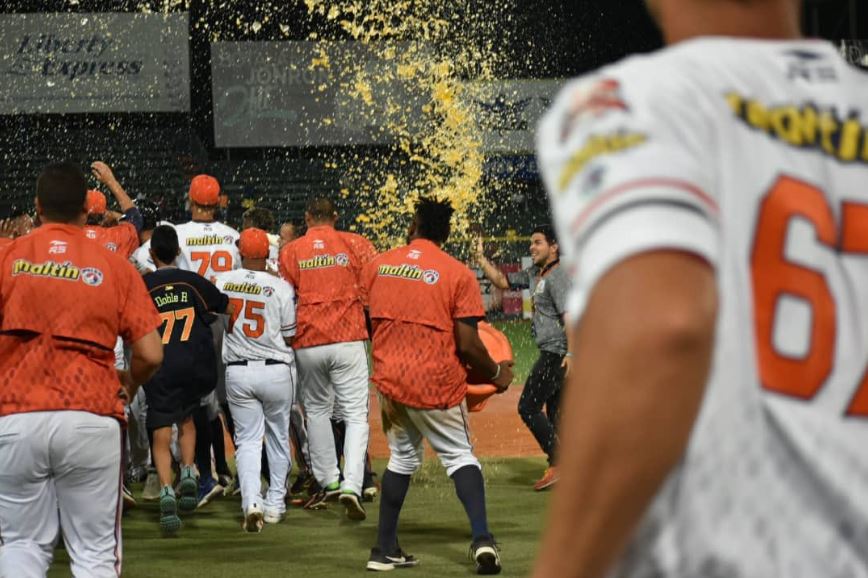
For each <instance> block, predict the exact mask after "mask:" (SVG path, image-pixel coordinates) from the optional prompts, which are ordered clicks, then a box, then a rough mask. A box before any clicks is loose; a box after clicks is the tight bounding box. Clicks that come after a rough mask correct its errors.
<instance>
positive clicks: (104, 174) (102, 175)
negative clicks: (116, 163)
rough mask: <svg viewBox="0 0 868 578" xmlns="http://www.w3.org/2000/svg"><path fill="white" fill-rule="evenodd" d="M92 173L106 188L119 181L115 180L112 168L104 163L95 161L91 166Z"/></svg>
mask: <svg viewBox="0 0 868 578" xmlns="http://www.w3.org/2000/svg"><path fill="white" fill-rule="evenodd" d="M90 171H91V173H92V174H93V176H94V177H95V178H96V180H98V181H99V182H101V183H102V184H104V185H106V186H109V185H111V184H112V183H115V182H117V179H115V174H114V173H113V172H112V170H111V167H109V166H108V165H107V164H105V163H104V162H102V161H94V162H93V163H92V164H91V165H90Z"/></svg>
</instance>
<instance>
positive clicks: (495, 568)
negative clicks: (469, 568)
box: [470, 535, 501, 575]
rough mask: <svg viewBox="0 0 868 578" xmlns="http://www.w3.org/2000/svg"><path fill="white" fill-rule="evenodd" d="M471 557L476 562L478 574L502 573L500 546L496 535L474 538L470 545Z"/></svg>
mask: <svg viewBox="0 0 868 578" xmlns="http://www.w3.org/2000/svg"><path fill="white" fill-rule="evenodd" d="M470 559H471V560H473V561H474V562H476V573H477V574H483V575H491V574H500V570H501V566H500V547H499V546H498V545H497V542H495V541H494V536H491V535H489V536H486V537H485V538H477V539H476V540H474V541H473V543H472V544H471V545H470Z"/></svg>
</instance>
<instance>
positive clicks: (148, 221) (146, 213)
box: [130, 200, 174, 275]
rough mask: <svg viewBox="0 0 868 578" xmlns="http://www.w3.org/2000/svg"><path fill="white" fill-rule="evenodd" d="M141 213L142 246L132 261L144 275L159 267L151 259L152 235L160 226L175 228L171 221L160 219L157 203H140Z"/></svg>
mask: <svg viewBox="0 0 868 578" xmlns="http://www.w3.org/2000/svg"><path fill="white" fill-rule="evenodd" d="M138 209H139V213H140V214H141V215H142V230H141V231H139V239H141V241H142V244H141V246H140V247H139V248H138V249H136V250H135V251H133V254H132V256H131V257H130V261H131V262H132V263H133V265H135V266H136V269H138V271H139V273H141V274H142V275H144V274H145V273H150V272H152V271H156V270H157V266H156V265H155V264H154V261H153V259H151V252H150V250H151V235H152V234H153V232H154V229H156V228H157V226H159V225H169V226H174V225H172V223H170V222H169V221H164V220H162V219H160V209H159V207H158V206H157V205H156V203H154V202H152V201H148V200H139V201H138Z"/></svg>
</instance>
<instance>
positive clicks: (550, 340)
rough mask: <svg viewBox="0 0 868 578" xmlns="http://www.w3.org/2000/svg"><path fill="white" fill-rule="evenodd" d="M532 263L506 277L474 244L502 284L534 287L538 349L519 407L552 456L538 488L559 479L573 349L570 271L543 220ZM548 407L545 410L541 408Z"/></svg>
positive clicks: (487, 274)
mask: <svg viewBox="0 0 868 578" xmlns="http://www.w3.org/2000/svg"><path fill="white" fill-rule="evenodd" d="M530 255H531V258H532V259H533V266H532V267H529V268H527V269H525V270H523V271H519V272H518V273H512V274H510V275H509V278H507V276H506V275H504V273H503V272H502V271H500V270H499V269H498V268H497V267H495V266H494V265H492V264H491V262H490V261H488V259H486V258H485V255H484V254H483V251H482V243H481V241H480V242H479V244H478V245H477V248H476V255H475V257H476V261H477V263H478V264H479V267H480V268H481V269H482V272H483V274H484V275H485V277H486V278H487V279H488V280H489V281H491V283H492V284H493V285H494V286H495V287H497V288H499V289H525V288H528V289H530V292H531V297H532V299H533V322H532V328H531V333H532V335H533V337H534V341H536V344H537V347H539V350H540V355H539V358H538V359H537V361H536V363H535V364H534V366H533V369H532V370H531V372H530V375H529V376H528V378H527V382H526V383H525V384H524V390H523V391H522V394H521V399H520V400H519V402H518V413H519V415H520V416H521V419H522V420H523V421H524V423H525V425H527V427H528V428H529V429H530V431H531V433H533V435H534V437H535V438H536V441H537V443H539V445H540V447H541V448H542V450H543V451H544V452H545V453H546V455H547V456H548V461H549V467H548V468H547V469H546V471H545V474H543V477H542V478H541V479H540V480H538V481H537V482H536V484H534V489H535V490H537V491H541V490H545V489H546V488H549V487H551V486H552V485H554V484H555V482H557V481H558V474H557V468H556V466H555V445H556V440H557V422H558V413H559V407H560V398H561V387H562V385H563V382H564V377H565V376H566V374H567V373H568V372H569V369H570V360H571V357H572V353H570V347H569V343H568V341H567V336H568V334H567V332H565V331H564V311H565V308H566V300H567V294H568V293H569V289H570V281H569V276H568V275H567V274H566V272H565V271H564V270H563V269H561V267H560V259H559V253H558V242H557V239H556V238H555V233H554V229H553V228H552V227H551V226H550V225H542V226H539V227H537V228H535V229H534V230H533V232H532V233H531V237H530ZM543 408H545V413H543Z"/></svg>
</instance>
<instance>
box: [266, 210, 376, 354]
mask: <svg viewBox="0 0 868 578" xmlns="http://www.w3.org/2000/svg"><path fill="white" fill-rule="evenodd" d="M374 255H376V250H375V249H374V247H373V245H372V244H371V243H370V241H368V240H366V239H365V238H364V237H362V236H360V235H356V234H354V233H348V232H345V231H337V230H335V228H334V227H331V226H311V227H309V228H308V231H307V233H306V234H305V235H304V236H303V237H301V238H299V239H296V240H294V241H292V242H291V243H289V244H287V245H285V246H284V247H283V248H282V249H281V250H280V263H279V264H280V272H281V275H282V276H283V277H284V278H285V279H286V280H288V281H289V282H290V283H292V285H293V288H294V289H295V292H296V296H297V300H298V311H297V312H298V334H297V336H296V340H295V347H297V348H301V347H315V346H318V345H325V344H330V343H342V342H348V341H363V340H365V339H367V329H366V328H365V316H364V307H363V305H362V301H361V299H360V287H359V275H360V273H361V269H362V267H363V266H364V265H365V264H366V263H368V262H369V261H370V260H371V259H372V258H373V257H374Z"/></svg>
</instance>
